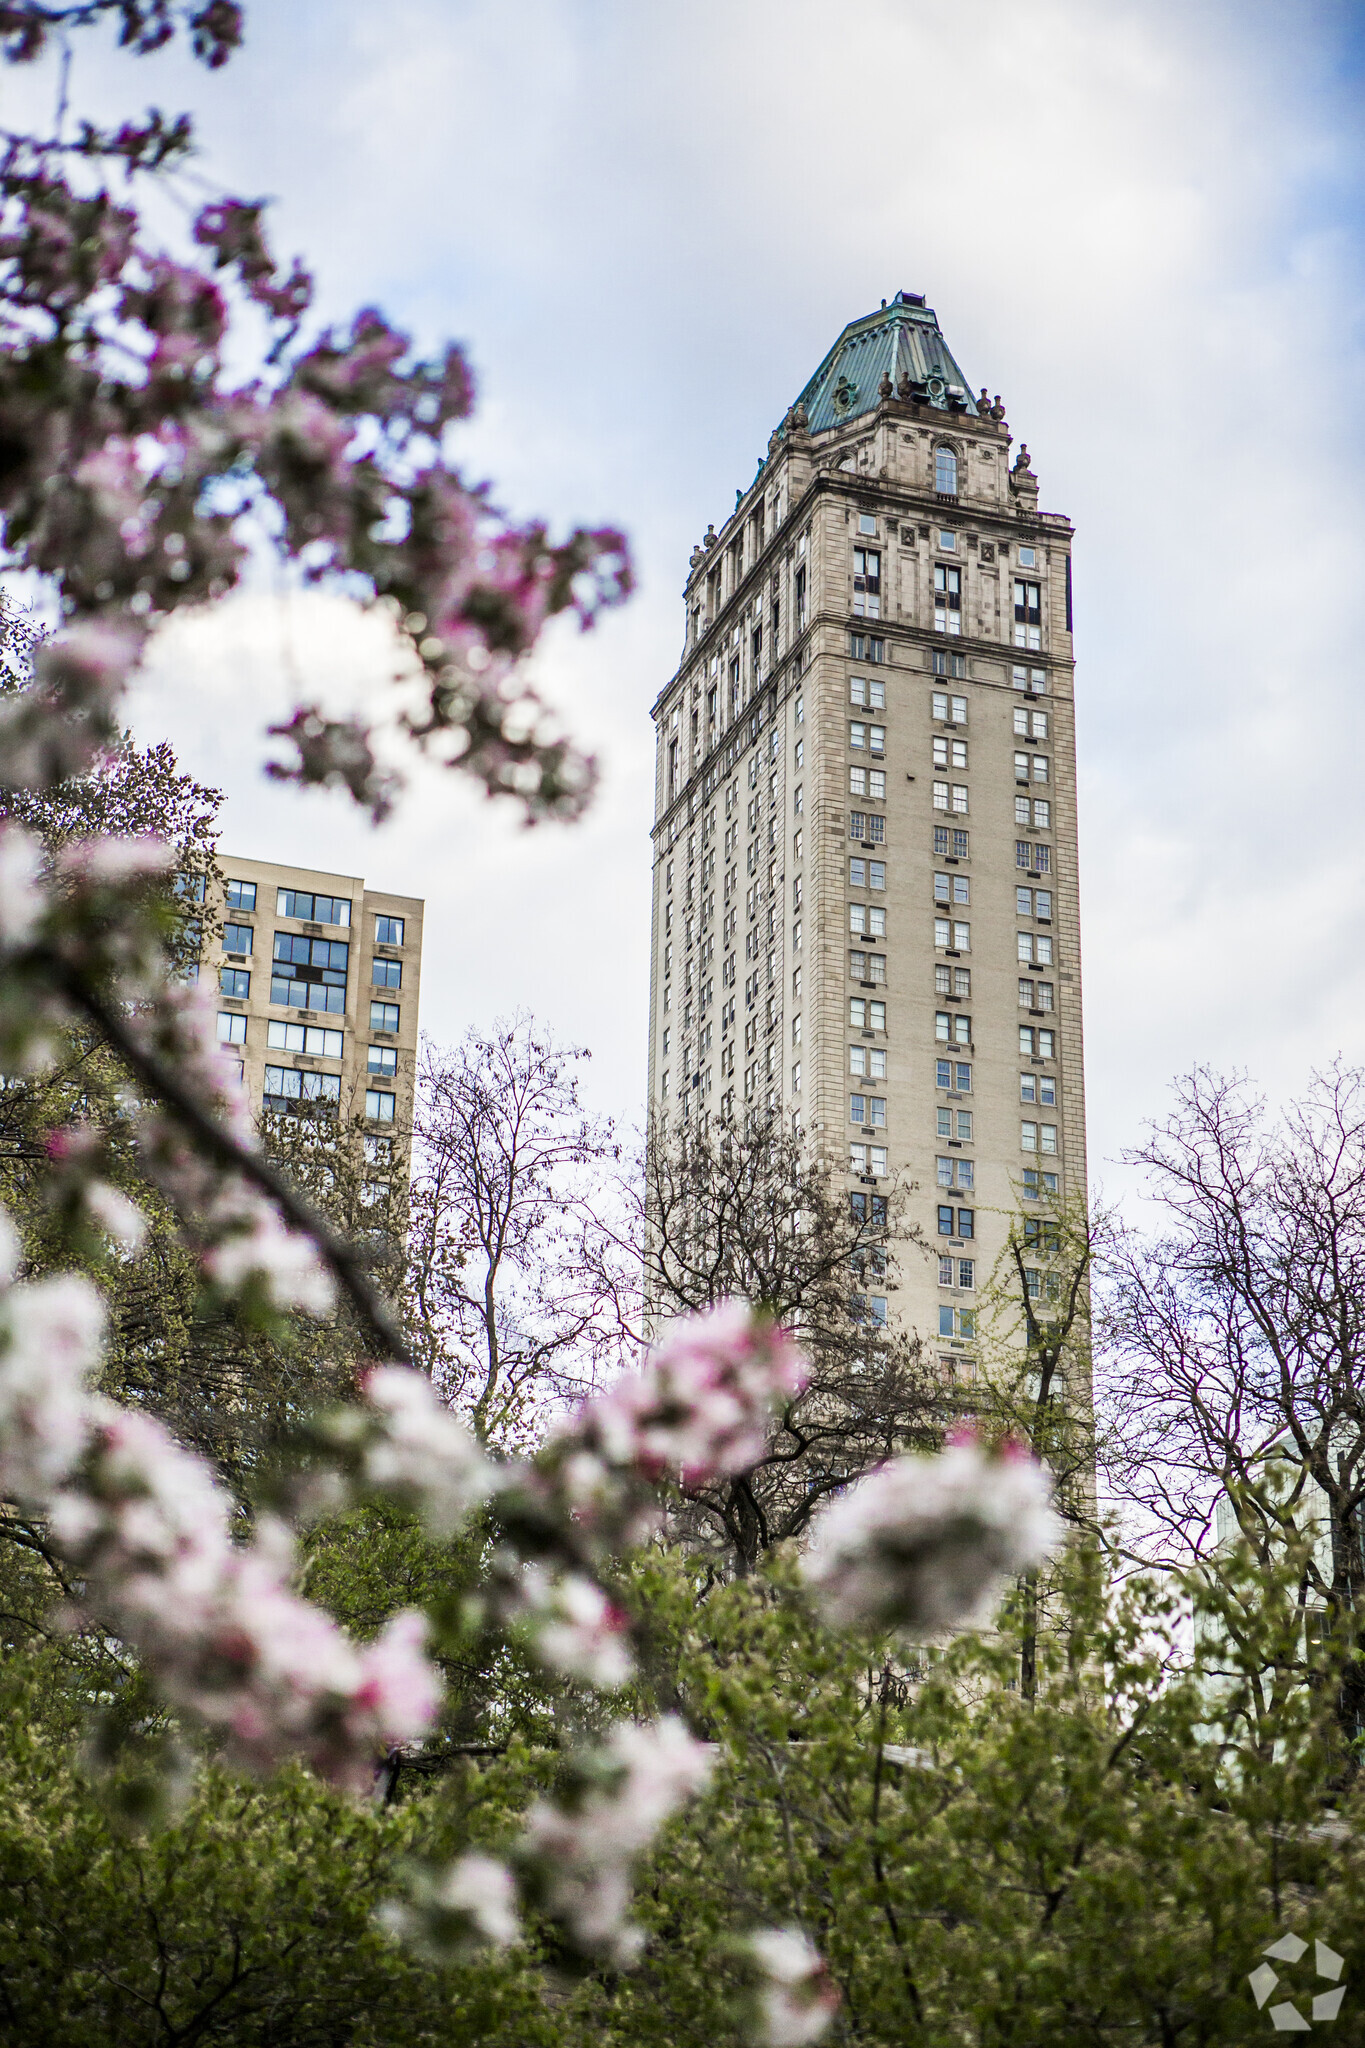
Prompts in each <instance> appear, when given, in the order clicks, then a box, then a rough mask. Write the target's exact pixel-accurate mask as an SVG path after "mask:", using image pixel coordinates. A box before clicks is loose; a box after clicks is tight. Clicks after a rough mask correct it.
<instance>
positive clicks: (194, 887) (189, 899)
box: [175, 875, 205, 903]
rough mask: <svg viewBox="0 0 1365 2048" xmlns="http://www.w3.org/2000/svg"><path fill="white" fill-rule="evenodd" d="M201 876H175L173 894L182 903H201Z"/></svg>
mask: <svg viewBox="0 0 1365 2048" xmlns="http://www.w3.org/2000/svg"><path fill="white" fill-rule="evenodd" d="M204 883H205V877H204V876H203V875H177V876H176V878H175V893H176V895H177V896H178V897H179V898H180V900H181V902H182V903H202V902H203V900H204Z"/></svg>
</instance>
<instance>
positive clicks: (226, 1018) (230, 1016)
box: [218, 1010, 246, 1045]
mask: <svg viewBox="0 0 1365 2048" xmlns="http://www.w3.org/2000/svg"><path fill="white" fill-rule="evenodd" d="M218 1043H219V1044H220V1045H245V1044H246V1018H245V1017H244V1016H242V1014H241V1012H240V1011H239V1010H220V1011H219V1012H218Z"/></svg>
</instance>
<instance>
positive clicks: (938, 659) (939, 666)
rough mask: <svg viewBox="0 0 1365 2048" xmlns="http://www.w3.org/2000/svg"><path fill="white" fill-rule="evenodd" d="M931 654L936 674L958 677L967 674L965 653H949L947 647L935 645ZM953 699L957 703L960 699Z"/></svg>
mask: <svg viewBox="0 0 1365 2048" xmlns="http://www.w3.org/2000/svg"><path fill="white" fill-rule="evenodd" d="M930 655H931V659H932V661H933V665H934V674H935V675H936V676H954V677H957V676H965V675H966V673H967V657H966V655H965V654H949V652H948V651H947V649H946V648H940V647H934V648H931V649H930ZM953 701H954V703H957V702H958V701H959V700H958V699H957V698H954V699H953Z"/></svg>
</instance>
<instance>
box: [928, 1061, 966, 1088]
mask: <svg viewBox="0 0 1365 2048" xmlns="http://www.w3.org/2000/svg"><path fill="white" fill-rule="evenodd" d="M934 1086H935V1087H936V1088H952V1089H955V1090H956V1091H957V1093H958V1094H959V1095H970V1094H971V1092H972V1070H971V1066H970V1063H969V1062H968V1061H966V1060H935V1061H934Z"/></svg>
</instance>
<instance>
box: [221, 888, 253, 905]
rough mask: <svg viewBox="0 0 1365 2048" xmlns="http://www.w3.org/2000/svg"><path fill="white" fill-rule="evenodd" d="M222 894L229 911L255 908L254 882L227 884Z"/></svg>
mask: <svg viewBox="0 0 1365 2048" xmlns="http://www.w3.org/2000/svg"><path fill="white" fill-rule="evenodd" d="M223 894H224V896H225V898H226V900H227V907H228V909H229V910H254V909H255V908H256V884H255V883H254V882H229V883H228V884H227V885H226V887H225V889H224V891H223Z"/></svg>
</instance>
